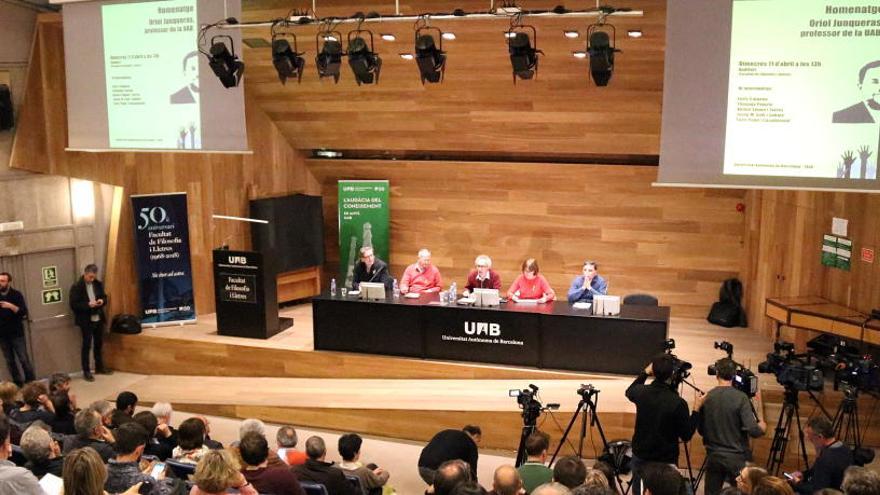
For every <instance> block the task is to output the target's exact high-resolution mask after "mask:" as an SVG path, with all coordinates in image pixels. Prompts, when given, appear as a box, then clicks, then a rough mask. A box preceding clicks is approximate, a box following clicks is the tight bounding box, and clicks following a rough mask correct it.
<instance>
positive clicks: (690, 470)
mask: <svg viewBox="0 0 880 495" xmlns="http://www.w3.org/2000/svg"><path fill="white" fill-rule="evenodd" d="M689 374H690V373H688V375H689ZM680 380H681V382H680V383H679V386H678V387H674V388H680V387H681V385H687V386H688V387H690V388H692V389H694V391H696V392H698V393H700V394H701V395H706V393H705V392H703V391H702V390H701V389H700V388H699V387H697V386H696V385H694V384H693V383H691V382H689V381H687V375H683V376H681V378H680ZM678 395H681V391H679V394H678ZM681 443H682V445H684V460H685V462H686V463H687V471H688V481H689V482H690V485H691V488H692V489H693V492H691V493H697V487H698V486H699V485H700V480H702V479H703V473H705V472H706V460H707V459H708V457H706V458H705V459H703V464H701V465H700V470H699V471H698V472H697V476H696V477H695V476H694V468H693V464H691V452H690V449H689V448H688V442H685V441H682V442H681Z"/></svg>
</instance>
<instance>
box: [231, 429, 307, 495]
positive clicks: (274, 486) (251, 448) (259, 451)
mask: <svg viewBox="0 0 880 495" xmlns="http://www.w3.org/2000/svg"><path fill="white" fill-rule="evenodd" d="M238 448H239V452H240V454H241V459H242V461H244V471H243V472H244V477H245V479H247V480H248V482H250V483H251V484H252V485H253V486H254V489H256V490H257V491H258V492H260V493H271V494H272V495H304V492H303V489H302V487H301V486H300V485H299V481H298V480H297V479H296V475H294V474H293V473H292V472H290V470H289V469H288V468H287V467H286V466H282V467H274V468H273V467H270V466H269V461H268V459H269V442H267V441H266V437H264V436H263V435H262V434H261V433H258V432H255V431H250V432H247V433H245V434H244V435H243V436H242V437H241V440H240V441H239V444H238ZM282 464H283V463H282Z"/></svg>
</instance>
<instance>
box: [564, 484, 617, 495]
mask: <svg viewBox="0 0 880 495" xmlns="http://www.w3.org/2000/svg"><path fill="white" fill-rule="evenodd" d="M615 493H617V492H615V491H614V490H612V489H611V488H608V487H607V486H605V485H602V484H592V485H589V484H583V485H581V486H578V487H575V488H574V490H572V491H571V495H614V494H615Z"/></svg>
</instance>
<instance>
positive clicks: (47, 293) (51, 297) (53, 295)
mask: <svg viewBox="0 0 880 495" xmlns="http://www.w3.org/2000/svg"><path fill="white" fill-rule="evenodd" d="M60 302H61V289H49V290H44V291H43V304H57V303H60Z"/></svg>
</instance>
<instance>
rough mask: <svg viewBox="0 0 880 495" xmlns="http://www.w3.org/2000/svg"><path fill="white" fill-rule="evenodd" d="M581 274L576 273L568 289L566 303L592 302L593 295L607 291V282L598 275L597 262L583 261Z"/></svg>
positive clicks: (603, 293)
mask: <svg viewBox="0 0 880 495" xmlns="http://www.w3.org/2000/svg"><path fill="white" fill-rule="evenodd" d="M583 272H584V273H583V275H578V276H577V277H575V278H574V281H573V282H572V283H571V287H570V288H569V289H568V304H574V303H576V302H592V301H593V296H594V295H597V294H598V295H605V294H607V293H608V283H607V282H606V281H605V279H604V278H602V276H601V275H599V264H598V263H596V262H595V261H584V268H583Z"/></svg>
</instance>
